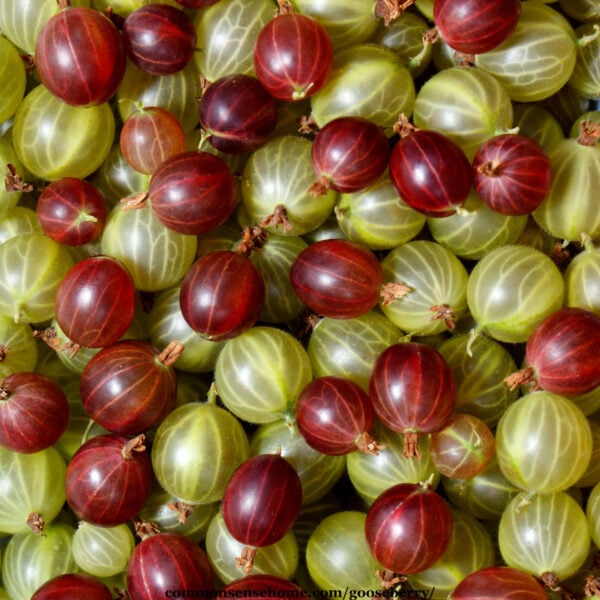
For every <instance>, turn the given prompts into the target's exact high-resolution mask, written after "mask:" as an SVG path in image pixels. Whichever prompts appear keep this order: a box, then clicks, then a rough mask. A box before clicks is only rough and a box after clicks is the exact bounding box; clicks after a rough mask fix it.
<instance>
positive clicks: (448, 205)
mask: <svg viewBox="0 0 600 600" xmlns="http://www.w3.org/2000/svg"><path fill="white" fill-rule="evenodd" d="M389 167H390V177H391V179H392V183H393V184H394V186H395V188H396V190H397V191H398V193H399V194H400V197H401V198H402V199H403V200H404V202H406V204H408V205H409V206H410V207H411V208H413V209H414V210H416V211H418V212H420V213H422V214H424V215H427V216H428V217H448V216H450V215H452V214H454V213H455V212H456V209H457V208H459V207H460V206H462V205H463V204H464V203H465V202H466V199H467V196H468V195H469V192H470V191H471V186H472V183H473V176H472V172H471V163H470V162H469V159H468V158H467V156H466V154H465V153H464V151H463V150H462V148H461V147H460V146H458V145H457V144H456V143H455V142H453V141H452V140H451V139H450V138H449V137H448V136H446V135H444V134H442V133H439V132H438V131H433V130H425V129H420V130H417V131H414V132H412V133H410V134H409V135H407V136H406V137H404V138H402V139H400V140H399V141H398V142H397V143H396V145H395V146H394V148H393V149H392V153H391V156H390V162H389Z"/></svg>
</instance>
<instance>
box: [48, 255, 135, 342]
mask: <svg viewBox="0 0 600 600" xmlns="http://www.w3.org/2000/svg"><path fill="white" fill-rule="evenodd" d="M135 303H136V292H135V285H134V283H133V278H132V277H131V275H130V274H129V272H128V271H127V269H126V268H125V266H124V265H123V264H122V263H121V262H120V261H118V260H117V259H115V258H112V257H110V256H91V257H89V258H84V259H83V260H81V261H79V262H78V263H76V264H75V265H74V266H73V267H72V268H71V269H70V270H69V271H68V272H67V274H66V275H65V276H64V277H63V279H62V281H61V282H60V285H59V286H58V289H57V291H56V297H55V301H54V306H55V316H56V321H57V323H58V325H59V326H60V328H61V329H62V331H63V333H64V334H65V335H66V336H67V337H68V338H69V339H70V340H72V341H73V342H75V343H76V344H79V345H80V346H86V347H89V348H103V347H104V346H109V345H110V344H113V343H114V342H116V341H118V340H119V339H120V338H121V337H122V336H123V334H124V333H125V332H126V331H127V329H128V328H129V327H130V325H131V323H132V321H133V315H134V312H135Z"/></svg>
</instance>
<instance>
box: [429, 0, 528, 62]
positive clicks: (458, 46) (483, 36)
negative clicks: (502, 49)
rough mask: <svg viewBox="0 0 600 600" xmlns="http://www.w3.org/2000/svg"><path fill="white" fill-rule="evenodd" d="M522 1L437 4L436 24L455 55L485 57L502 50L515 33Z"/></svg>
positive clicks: (446, 0)
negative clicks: (490, 52)
mask: <svg viewBox="0 0 600 600" xmlns="http://www.w3.org/2000/svg"><path fill="white" fill-rule="evenodd" d="M520 15H521V2H520V0H458V1H457V0H435V2H434V5H433V20H434V22H435V25H436V26H437V28H438V30H439V32H440V34H441V36H442V38H443V39H444V41H445V42H446V43H447V44H448V45H449V46H450V47H451V48H452V49H453V50H455V51H457V52H462V53H464V54H482V53H483V52H489V51H490V50H492V49H494V48H496V47H497V46H499V45H500V44H501V43H502V42H504V41H505V40H506V39H507V38H508V36H509V35H510V34H511V33H512V32H513V31H514V29H515V27H516V26H517V23H518V21H519V16H520Z"/></svg>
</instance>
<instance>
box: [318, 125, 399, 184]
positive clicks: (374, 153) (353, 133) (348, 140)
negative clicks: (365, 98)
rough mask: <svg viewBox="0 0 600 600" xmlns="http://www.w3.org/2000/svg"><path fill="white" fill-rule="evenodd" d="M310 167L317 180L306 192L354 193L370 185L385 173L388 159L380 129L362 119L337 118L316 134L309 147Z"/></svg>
mask: <svg viewBox="0 0 600 600" xmlns="http://www.w3.org/2000/svg"><path fill="white" fill-rule="evenodd" d="M311 156H312V165H313V169H314V171H315V175H316V176H317V178H318V179H319V182H318V183H320V184H321V186H322V187H323V188H324V189H320V188H319V186H318V185H316V186H314V189H313V188H311V189H310V190H309V191H310V193H312V194H313V195H319V194H321V193H325V190H326V189H327V188H329V187H330V188H332V189H334V190H336V191H338V192H343V193H352V192H358V191H360V190H362V189H364V188H366V187H368V186H369V185H370V184H371V183H374V182H375V181H376V180H377V179H378V178H379V177H380V176H381V175H382V174H383V172H384V171H385V169H386V167H387V165H388V159H389V157H390V146H389V141H388V139H387V137H386V136H385V134H384V133H383V130H382V129H381V128H380V127H379V126H378V125H376V124H375V123H373V122H372V121H369V120H368V119H364V118H362V117H339V118H337V119H334V120H333V121H329V123H327V125H325V126H324V127H323V128H322V129H320V130H319V131H318V132H317V135H316V136H315V139H314V142H313V146H312V154H311Z"/></svg>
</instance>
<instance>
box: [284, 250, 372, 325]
mask: <svg viewBox="0 0 600 600" xmlns="http://www.w3.org/2000/svg"><path fill="white" fill-rule="evenodd" d="M290 281H291V282H292V286H293V288H294V291H295V292H296V294H297V295H298V297H299V298H300V299H301V300H302V302H304V303H305V304H306V305H307V306H308V307H309V308H310V309H311V310H313V311H314V312H316V313H317V314H320V315H323V316H325V317H333V318H336V319H352V318H354V317H358V316H360V315H362V314H364V313H366V312H368V311H369V310H371V309H372V308H373V307H374V306H375V305H376V304H377V302H378V299H379V288H380V286H381V283H382V281H383V271H382V268H381V264H380V263H379V261H378V260H377V257H376V256H375V255H374V254H373V253H372V252H371V251H370V250H368V249H366V248H365V247H364V246H361V245H360V244H356V243H355V242H349V241H347V240H342V239H329V240H321V241H318V242H315V243H313V244H311V245H310V246H308V247H307V248H306V249H305V250H303V251H302V252H301V253H300V254H299V255H298V256H297V257H296V259H295V260H294V262H293V263H292V266H291V269H290Z"/></svg>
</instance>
